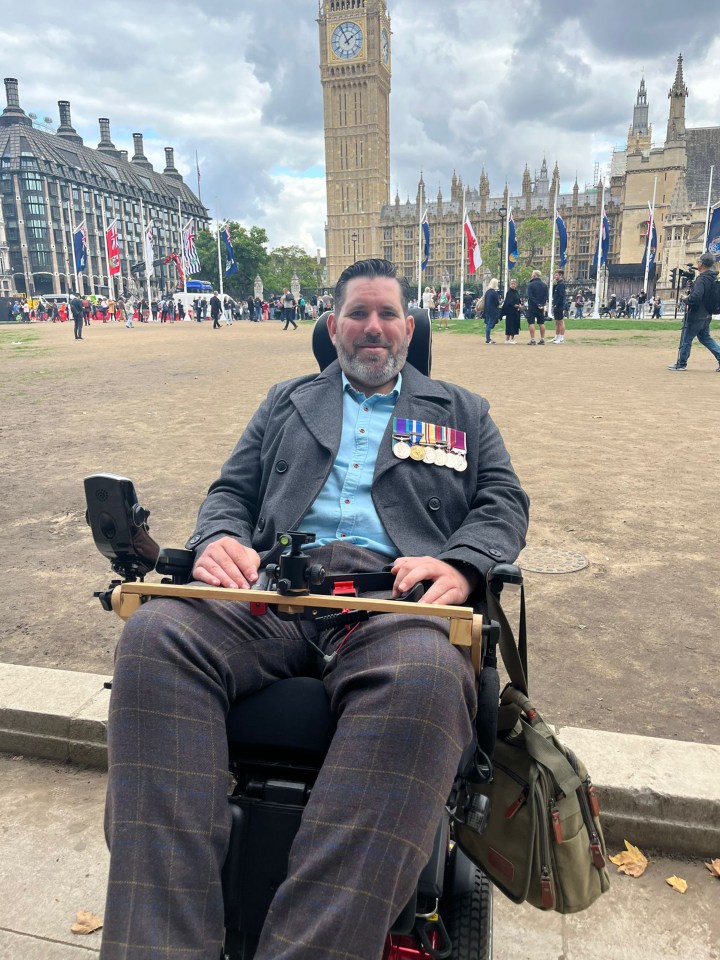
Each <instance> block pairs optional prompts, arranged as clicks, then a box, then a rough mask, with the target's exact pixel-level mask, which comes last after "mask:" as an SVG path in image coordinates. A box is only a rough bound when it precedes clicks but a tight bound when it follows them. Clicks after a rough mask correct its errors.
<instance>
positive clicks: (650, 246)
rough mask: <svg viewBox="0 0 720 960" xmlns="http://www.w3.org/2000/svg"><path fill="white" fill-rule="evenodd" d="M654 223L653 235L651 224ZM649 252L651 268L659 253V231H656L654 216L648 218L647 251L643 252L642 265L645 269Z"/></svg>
mask: <svg viewBox="0 0 720 960" xmlns="http://www.w3.org/2000/svg"><path fill="white" fill-rule="evenodd" d="M651 221H652V233H651V232H650V222H651ZM648 251H650V258H649V266H650V267H651V266H652V265H653V264H654V263H655V254H656V252H657V230H656V229H655V218H654V217H653V216H652V214H651V215H650V216H649V217H648V222H647V232H646V234H645V249H644V250H643V257H642V265H643V269H644V268H645V261H646V260H648Z"/></svg>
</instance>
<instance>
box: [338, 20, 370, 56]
mask: <svg viewBox="0 0 720 960" xmlns="http://www.w3.org/2000/svg"><path fill="white" fill-rule="evenodd" d="M331 42H332V48H333V53H334V54H335V56H336V57H339V58H340V59H341V60H352V58H353V57H356V56H357V55H358V54H359V53H360V51H361V50H362V44H363V34H362V30H361V29H360V25H359V24H357V23H353V22H352V20H347V21H346V22H345V23H340V24H338V26H337V27H335V29H334V30H333V35H332V41H331Z"/></svg>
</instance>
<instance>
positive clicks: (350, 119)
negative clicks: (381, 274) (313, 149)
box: [318, 0, 390, 284]
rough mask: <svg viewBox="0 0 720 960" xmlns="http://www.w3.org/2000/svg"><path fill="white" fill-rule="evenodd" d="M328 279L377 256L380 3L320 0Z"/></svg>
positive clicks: (381, 176) (386, 98) (384, 74)
mask: <svg viewBox="0 0 720 960" xmlns="http://www.w3.org/2000/svg"><path fill="white" fill-rule="evenodd" d="M318 25H319V28H320V79H321V81H322V86H323V106H324V118H325V178H326V185H327V225H326V228H325V242H326V249H327V273H328V281H329V283H330V284H334V283H335V281H336V280H337V278H338V277H339V275H340V274H341V273H342V271H343V270H344V268H345V267H346V266H348V264H350V263H352V260H353V255H355V257H356V258H357V259H358V260H360V259H362V258H364V257H371V256H380V251H381V249H382V242H381V238H380V235H379V230H380V209H381V207H382V206H383V205H385V204H387V203H389V202H390V21H389V19H388V15H387V8H386V6H385V0H320V6H319V17H318Z"/></svg>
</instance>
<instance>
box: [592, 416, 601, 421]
mask: <svg viewBox="0 0 720 960" xmlns="http://www.w3.org/2000/svg"><path fill="white" fill-rule="evenodd" d="M593 420H602V417H599V416H593Z"/></svg>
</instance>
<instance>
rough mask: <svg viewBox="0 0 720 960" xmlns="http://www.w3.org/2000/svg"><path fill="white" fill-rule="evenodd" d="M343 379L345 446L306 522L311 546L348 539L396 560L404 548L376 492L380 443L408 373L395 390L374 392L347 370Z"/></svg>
mask: <svg viewBox="0 0 720 960" xmlns="http://www.w3.org/2000/svg"><path fill="white" fill-rule="evenodd" d="M342 382H343V426H342V436H341V438H340V447H339V449H338V452H337V457H336V458H335V463H334V464H333V467H332V470H331V471H330V474H329V476H328V478H327V480H326V481H325V486H324V487H323V488H322V490H321V491H320V493H319V494H318V496H317V499H316V500H315V502H314V503H313V505H312V507H310V510H309V512H308V513H307V514H306V516H305V517H304V518H303V521H302V526H303V529H304V530H310V531H311V532H312V533H315V534H316V535H317V536H316V539H315V540H314V541H313V543H312V544H308V549H312V547H320V546H324V545H325V544H326V543H332V542H333V541H335V540H344V541H346V542H347V543H354V544H356V545H357V546H358V547H365V548H366V549H368V550H374V551H375V552H376V553H381V554H383V555H385V556H386V557H389V558H390V559H392V560H394V559H395V558H396V557H397V556H398V549H397V547H396V546H395V544H394V543H393V542H392V541H391V540H390V538H389V537H388V535H387V533H386V532H385V528H384V527H383V525H382V522H381V521H380V517H379V516H378V514H377V510H376V509H375V504H374V503H373V499H372V492H371V491H372V480H373V474H374V473H375V462H376V460H377V455H378V451H379V450H380V444H381V443H382V439H383V436H384V434H385V429H386V427H387V425H388V420H389V419H390V417H391V416H392V412H393V410H394V409H395V404H396V402H397V398H398V396H399V395H400V390H401V388H402V374H398V379H397V383H396V384H395V388H394V389H393V390H391V391H390V393H382V394H381V393H375V394H373V395H372V396H371V397H366V396H365V394H364V393H360V392H359V391H358V390H355V389H354V388H353V387H352V386H351V384H350V381H349V380H348V379H347V377H346V376H345V374H344V373H343V375H342Z"/></svg>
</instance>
